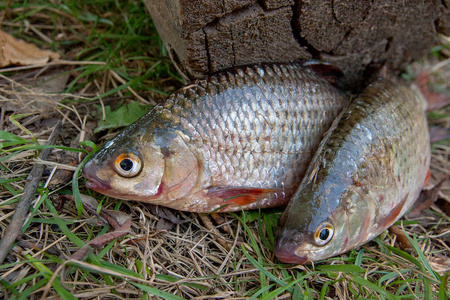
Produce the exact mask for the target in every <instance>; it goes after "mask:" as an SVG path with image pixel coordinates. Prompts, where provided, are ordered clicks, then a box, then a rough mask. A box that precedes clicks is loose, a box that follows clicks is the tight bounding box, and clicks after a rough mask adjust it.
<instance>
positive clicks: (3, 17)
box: [0, 0, 11, 28]
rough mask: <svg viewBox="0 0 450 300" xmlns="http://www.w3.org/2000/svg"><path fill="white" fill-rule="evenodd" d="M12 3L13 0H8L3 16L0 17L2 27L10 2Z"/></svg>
mask: <svg viewBox="0 0 450 300" xmlns="http://www.w3.org/2000/svg"><path fill="white" fill-rule="evenodd" d="M10 3H11V0H8V1H6V6H5V10H4V11H3V14H2V18H1V19H0V28H1V27H2V25H3V21H4V20H5V16H6V14H7V13H8V9H9V4H10Z"/></svg>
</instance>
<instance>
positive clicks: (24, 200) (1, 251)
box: [0, 122, 61, 264]
mask: <svg viewBox="0 0 450 300" xmlns="http://www.w3.org/2000/svg"><path fill="white" fill-rule="evenodd" d="M60 130H61V122H58V124H56V126H55V129H54V130H53V132H52V134H51V135H50V137H49V139H48V142H47V145H52V144H54V143H55V142H56V139H57V138H58V135H59V132H60ZM51 151H52V149H51V148H47V149H43V150H42V151H41V153H40V154H39V159H41V160H46V159H47V157H48V156H49V155H50V152H51ZM44 169H45V165H43V164H35V165H34V166H33V169H31V172H30V174H29V175H28V177H27V183H26V184H25V188H24V191H23V195H22V197H21V198H20V200H19V202H18V204H17V206H16V210H15V212H14V215H13V217H12V219H11V223H9V225H8V228H6V230H5V232H4V234H3V238H2V240H1V241H0V264H2V263H3V261H4V260H5V258H6V256H7V255H8V253H9V251H10V248H11V246H12V244H13V243H14V241H15V240H16V239H17V237H18V236H19V234H20V231H21V229H22V226H23V223H24V222H25V219H26V216H27V214H28V210H29V208H30V206H31V202H32V199H33V196H34V193H35V192H36V188H37V185H38V184H39V181H40V180H41V176H42V173H43V172H44Z"/></svg>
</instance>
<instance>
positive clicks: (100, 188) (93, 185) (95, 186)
mask: <svg viewBox="0 0 450 300" xmlns="http://www.w3.org/2000/svg"><path fill="white" fill-rule="evenodd" d="M95 173H96V172H95V170H93V168H86V167H84V168H83V176H84V177H86V178H87V180H88V181H86V187H87V188H89V189H91V190H94V191H97V192H100V193H104V192H106V191H108V190H110V189H111V186H110V185H109V184H108V183H107V182H106V181H104V180H101V179H99V178H98V177H97V176H96V175H95Z"/></svg>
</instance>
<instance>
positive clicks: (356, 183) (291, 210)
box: [274, 79, 431, 264]
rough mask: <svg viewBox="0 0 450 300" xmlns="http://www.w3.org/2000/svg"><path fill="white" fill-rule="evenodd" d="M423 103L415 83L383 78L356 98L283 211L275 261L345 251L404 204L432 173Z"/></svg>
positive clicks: (395, 217)
mask: <svg viewBox="0 0 450 300" xmlns="http://www.w3.org/2000/svg"><path fill="white" fill-rule="evenodd" d="M425 107H426V101H425V99H424V97H423V95H422V94H421V92H420V91H419V89H418V88H417V87H415V86H409V85H407V84H404V83H402V82H394V81H392V80H387V79H380V80H377V81H376V82H374V83H373V84H371V85H369V86H368V87H367V88H366V89H365V90H364V91H363V92H362V94H360V95H359V96H357V97H355V99H354V100H353V101H352V103H351V104H350V105H349V107H348V109H347V110H346V111H345V112H344V113H343V114H342V115H341V116H340V117H338V118H337V119H336V120H335V122H334V123H333V125H332V126H331V128H330V130H329V132H328V133H327V135H326V136H325V137H324V139H323V140H322V141H321V143H320V145H319V147H318V150H317V152H316V153H315V155H314V157H313V159H312V161H311V164H310V166H309V167H308V170H307V171H306V174H305V176H304V178H303V180H302V182H301V184H300V186H299V187H298V189H297V191H296V192H295V194H294V195H293V196H292V199H291V201H290V202H289V204H288V205H287V207H286V209H285V211H284V212H283V214H282V215H281V217H280V220H279V225H278V228H277V234H276V241H275V247H274V253H275V255H276V256H277V257H278V259H279V260H280V261H282V262H285V263H295V264H305V263H311V262H316V261H319V260H324V259H327V258H329V257H332V256H336V255H338V254H341V253H344V252H347V251H348V250H350V249H353V248H356V247H358V246H360V245H362V244H364V243H366V242H368V241H370V240H371V239H373V238H375V237H376V236H378V235H379V234H380V233H381V232H382V231H384V230H385V229H386V228H388V227H389V226H390V225H391V224H392V223H394V222H395V221H396V220H398V219H399V218H400V217H401V216H402V215H403V214H405V212H407V211H408V209H409V208H410V207H411V206H412V204H413V203H414V202H415V201H416V199H417V198H418V197H419V194H420V192H421V190H422V188H423V186H424V184H425V181H426V179H427V174H428V172H429V164H430V156H431V154H430V139H429V133H428V127H427V126H428V125H427V120H426V115H425Z"/></svg>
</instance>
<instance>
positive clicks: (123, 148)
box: [83, 127, 199, 209]
mask: <svg viewBox="0 0 450 300" xmlns="http://www.w3.org/2000/svg"><path fill="white" fill-rule="evenodd" d="M134 129H135V130H134V131H133V130H129V129H126V130H125V131H123V132H122V133H120V134H119V135H118V136H117V137H115V138H114V139H112V140H111V141H109V142H108V143H106V144H105V146H104V147H103V148H102V149H101V150H100V151H99V152H97V153H96V154H95V155H94V156H93V158H92V159H91V160H90V161H89V162H88V163H87V164H86V165H85V166H84V169H83V175H84V176H85V177H86V178H87V179H88V181H87V182H86V186H87V187H88V188H90V189H93V190H95V191H98V192H100V193H102V194H105V195H107V196H111V197H115V198H119V199H124V200H136V201H142V202H148V203H153V204H160V205H165V206H168V207H173V208H179V209H182V208H180V207H178V205H180V204H173V202H175V200H179V199H180V198H183V197H185V196H186V195H187V194H189V193H191V192H192V189H193V188H194V187H195V186H196V184H197V177H198V173H199V164H198V163H197V156H196V155H195V154H194V153H193V150H192V149H191V147H190V146H189V143H188V142H187V141H186V138H185V136H183V134H181V133H180V132H176V131H175V130H170V129H167V130H160V129H148V128H147V129H146V130H143V129H141V128H136V127H134Z"/></svg>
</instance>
